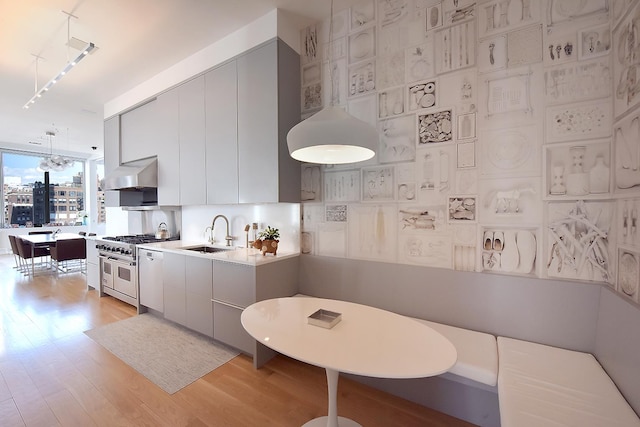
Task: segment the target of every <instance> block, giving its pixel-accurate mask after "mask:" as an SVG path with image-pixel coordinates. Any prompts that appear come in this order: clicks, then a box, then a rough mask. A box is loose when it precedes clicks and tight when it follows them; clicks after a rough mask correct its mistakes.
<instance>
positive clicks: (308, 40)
mask: <svg viewBox="0 0 640 427" xmlns="http://www.w3.org/2000/svg"><path fill="white" fill-rule="evenodd" d="M300 49H301V52H300V63H301V64H302V65H304V64H309V63H311V62H318V61H319V60H320V41H319V38H318V26H317V25H316V24H312V25H309V26H308V27H306V28H303V29H302V30H301V31H300Z"/></svg>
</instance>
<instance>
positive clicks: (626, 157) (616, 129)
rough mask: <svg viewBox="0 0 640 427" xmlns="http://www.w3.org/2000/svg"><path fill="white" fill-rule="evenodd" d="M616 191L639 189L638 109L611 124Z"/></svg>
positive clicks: (639, 125)
mask: <svg viewBox="0 0 640 427" xmlns="http://www.w3.org/2000/svg"><path fill="white" fill-rule="evenodd" d="M613 141H614V151H615V170H614V177H615V189H614V191H615V192H616V193H622V194H624V193H637V192H638V190H640V109H636V110H635V111H634V112H633V113H632V114H629V115H627V116H626V117H625V118H624V119H622V120H620V121H618V122H617V123H616V124H615V125H614V126H613Z"/></svg>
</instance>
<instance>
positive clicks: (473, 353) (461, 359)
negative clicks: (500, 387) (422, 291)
mask: <svg viewBox="0 0 640 427" xmlns="http://www.w3.org/2000/svg"><path fill="white" fill-rule="evenodd" d="M415 320H417V321H419V322H421V323H424V324H425V325H427V326H429V327H430V328H432V329H434V330H436V331H437V332H439V333H441V334H442V335H444V336H445V337H446V338H447V339H448V340H449V341H451V343H452V344H453V346H454V347H455V348H456V350H457V351H458V361H457V362H456V364H455V365H453V368H451V369H450V370H449V372H451V373H453V374H456V375H458V376H461V377H465V378H469V379H471V380H474V381H477V382H480V383H483V384H486V385H489V386H492V387H493V386H495V385H496V384H497V382H498V349H497V346H496V337H494V336H493V335H490V334H485V333H484V332H476V331H471V330H468V329H462V328H456V327H455V326H449V325H443V324H442V323H435V322H430V321H428V320H422V319H415Z"/></svg>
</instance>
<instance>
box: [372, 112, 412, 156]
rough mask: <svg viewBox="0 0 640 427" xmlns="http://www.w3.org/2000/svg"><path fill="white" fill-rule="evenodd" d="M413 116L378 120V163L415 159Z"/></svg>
mask: <svg viewBox="0 0 640 427" xmlns="http://www.w3.org/2000/svg"><path fill="white" fill-rule="evenodd" d="M414 125H415V118H414V117H413V116H412V115H409V116H401V117H394V118H389V119H386V120H381V121H379V122H378V135H379V138H380V148H379V149H378V156H377V157H378V161H379V162H380V163H395V162H408V161H413V160H415V159H416V133H415V130H414V128H413V127H414Z"/></svg>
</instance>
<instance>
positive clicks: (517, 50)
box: [507, 24, 542, 68]
mask: <svg viewBox="0 0 640 427" xmlns="http://www.w3.org/2000/svg"><path fill="white" fill-rule="evenodd" d="M507 57H508V61H507V62H508V64H507V65H508V66H509V67H510V68H514V67H521V66H523V65H527V64H533V63H536V62H540V61H542V24H536V25H532V26H530V27H525V28H522V29H519V30H515V31H512V32H510V33H508V34H507Z"/></svg>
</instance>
